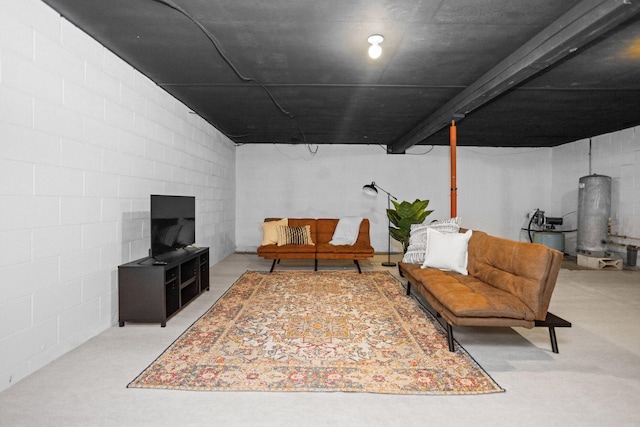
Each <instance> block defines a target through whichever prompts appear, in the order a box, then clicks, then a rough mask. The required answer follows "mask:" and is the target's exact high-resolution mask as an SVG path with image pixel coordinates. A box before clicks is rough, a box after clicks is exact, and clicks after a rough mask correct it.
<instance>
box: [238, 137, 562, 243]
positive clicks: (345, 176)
mask: <svg viewBox="0 0 640 427" xmlns="http://www.w3.org/2000/svg"><path fill="white" fill-rule="evenodd" d="M463 139H464V134H463V133H462V132H461V131H460V130H458V140H459V142H460V141H462V140H463ZM316 148H317V151H316ZM313 152H315V154H313ZM457 158H458V162H457V163H458V165H457V186H458V209H457V213H458V216H460V217H462V224H463V226H465V227H469V228H476V229H480V230H484V231H487V232H488V233H491V234H494V235H498V236H502V237H506V238H510V239H515V240H521V239H524V237H526V236H524V234H523V233H522V231H521V228H522V227H523V225H524V224H525V221H526V214H527V213H528V212H530V211H531V209H532V208H537V207H545V206H549V204H550V200H551V149H550V148H522V149H513V148H479V147H460V146H459V147H458V150H457ZM237 159H238V160H237V164H238V194H242V195H243V197H238V199H237V203H238V207H237V209H236V211H237V218H238V219H237V221H238V222H237V224H238V226H237V237H236V240H237V245H238V250H240V251H255V249H256V247H257V246H258V245H259V244H260V238H261V230H260V227H259V224H260V222H262V220H263V219H264V218H265V217H275V216H288V217H312V218H322V217H334V218H338V217H340V216H348V215H359V216H364V217H367V218H369V220H370V221H371V241H372V244H373V247H374V249H375V250H376V252H386V251H387V246H388V240H387V239H388V237H387V236H388V231H387V230H388V228H387V217H386V213H385V210H386V208H387V196H386V194H384V193H383V192H382V191H380V192H379V194H378V196H377V197H376V198H371V197H369V196H366V195H364V194H363V192H362V186H363V185H364V184H369V183H371V181H375V182H376V183H377V184H378V185H380V186H381V187H382V188H384V189H385V190H387V191H389V192H390V193H391V194H393V195H394V196H395V197H397V198H398V200H399V201H402V200H408V201H413V200H415V199H416V198H419V199H429V200H430V203H429V209H432V210H434V212H433V213H432V214H431V215H430V216H429V217H428V218H427V220H428V221H431V220H434V219H446V218H449V216H450V200H451V196H450V188H451V180H450V179H451V173H450V153H449V147H432V146H417V147H413V148H412V149H411V150H409V151H408V153H407V154H405V155H389V154H386V151H385V148H384V147H380V146H362V145H359V146H347V145H321V146H319V147H316V146H314V147H312V150H309V148H308V147H306V146H300V145H298V146H292V145H276V144H273V145H272V144H269V145H244V146H241V147H238V152H237ZM391 244H392V248H391V251H392V252H401V251H402V247H401V246H400V245H399V244H397V242H395V241H393V240H392V241H391Z"/></svg>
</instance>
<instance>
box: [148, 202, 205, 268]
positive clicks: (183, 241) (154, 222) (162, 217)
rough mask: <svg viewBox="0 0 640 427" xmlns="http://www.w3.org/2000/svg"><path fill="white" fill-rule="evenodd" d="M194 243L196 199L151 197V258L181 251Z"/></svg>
mask: <svg viewBox="0 0 640 427" xmlns="http://www.w3.org/2000/svg"><path fill="white" fill-rule="evenodd" d="M195 242H196V198H195V197H191V196H165V195H158V194H152V195H151V256H152V257H153V258H156V257H158V256H161V255H163V254H166V253H169V252H173V251H176V250H178V249H182V248H184V247H186V246H189V245H192V244H194V243H195Z"/></svg>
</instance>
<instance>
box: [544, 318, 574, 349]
mask: <svg viewBox="0 0 640 427" xmlns="http://www.w3.org/2000/svg"><path fill="white" fill-rule="evenodd" d="M535 324H536V326H543V327H547V328H549V338H550V339H551V351H553V352H554V353H559V351H558V340H557V338H556V328H570V327H571V322H567V321H566V320H564V319H563V318H561V317H558V316H556V315H555V314H553V313H549V312H547V317H546V318H545V319H544V320H536V323H535Z"/></svg>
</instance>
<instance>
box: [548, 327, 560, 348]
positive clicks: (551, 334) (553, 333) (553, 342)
mask: <svg viewBox="0 0 640 427" xmlns="http://www.w3.org/2000/svg"><path fill="white" fill-rule="evenodd" d="M549 338H551V351H553V352H554V353H558V340H557V339H556V328H554V327H553V326H550V327H549Z"/></svg>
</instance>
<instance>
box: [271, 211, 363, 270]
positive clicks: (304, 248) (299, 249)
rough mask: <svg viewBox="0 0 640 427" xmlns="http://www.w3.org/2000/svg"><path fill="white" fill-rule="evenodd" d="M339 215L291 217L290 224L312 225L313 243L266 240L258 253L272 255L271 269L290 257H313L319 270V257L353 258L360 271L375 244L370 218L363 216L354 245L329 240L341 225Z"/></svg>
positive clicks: (329, 258)
mask: <svg viewBox="0 0 640 427" xmlns="http://www.w3.org/2000/svg"><path fill="white" fill-rule="evenodd" d="M276 220H279V218H267V219H265V221H276ZM338 221H339V219H338V218H320V219H315V218H288V226H289V227H300V226H305V225H309V226H310V228H311V239H312V241H313V243H314V244H313V245H291V244H288V245H282V246H278V245H277V244H266V245H260V246H259V247H258V255H259V256H261V257H262V258H265V259H272V260H273V264H271V270H270V272H271V271H273V269H274V267H275V265H276V263H279V262H280V261H281V260H287V259H312V260H314V271H317V270H318V260H353V262H354V263H355V265H356V267H358V272H359V273H362V270H361V269H360V263H359V262H358V261H359V260H364V259H368V258H371V257H373V247H372V246H371V241H370V237H369V220H368V219H367V218H364V219H363V220H362V222H361V223H360V229H359V231H358V239H357V240H356V242H355V243H354V244H353V245H332V244H330V243H329V242H330V241H331V239H332V237H333V233H334V231H335V229H336V226H337V225H338Z"/></svg>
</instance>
